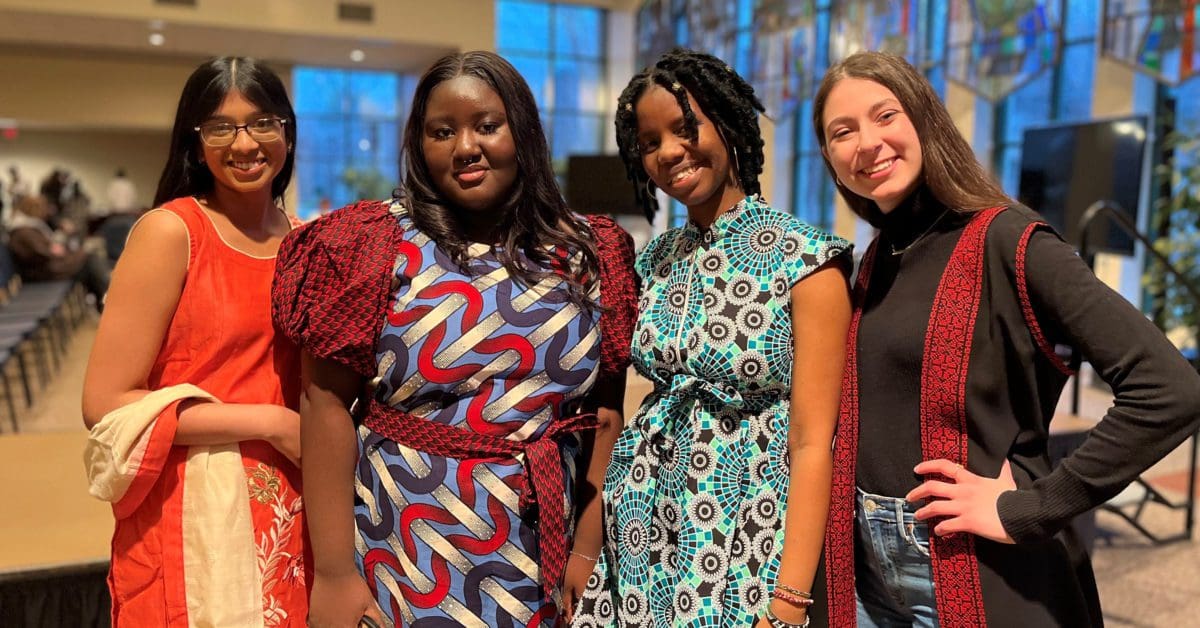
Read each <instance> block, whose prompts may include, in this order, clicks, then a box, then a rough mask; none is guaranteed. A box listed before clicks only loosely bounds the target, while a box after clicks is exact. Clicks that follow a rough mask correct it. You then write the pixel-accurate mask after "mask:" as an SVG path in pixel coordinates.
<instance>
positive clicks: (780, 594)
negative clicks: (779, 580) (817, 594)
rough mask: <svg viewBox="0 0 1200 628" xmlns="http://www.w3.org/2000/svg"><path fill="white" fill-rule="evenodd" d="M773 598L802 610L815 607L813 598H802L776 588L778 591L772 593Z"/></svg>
mask: <svg viewBox="0 0 1200 628" xmlns="http://www.w3.org/2000/svg"><path fill="white" fill-rule="evenodd" d="M771 597H773V598H775V599H777V600H781V601H783V602H787V603H788V604H791V605H793V606H799V607H800V608H808V607H809V606H812V605H813V599H812V598H810V597H800V596H799V595H795V594H793V593H789V592H787V591H785V590H783V589H781V588H778V587H776V589H775V590H774V591H772V592H771Z"/></svg>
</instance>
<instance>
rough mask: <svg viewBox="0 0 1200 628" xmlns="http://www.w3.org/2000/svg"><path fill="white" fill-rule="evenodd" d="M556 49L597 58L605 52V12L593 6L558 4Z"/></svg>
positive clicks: (555, 18) (555, 32) (555, 19)
mask: <svg viewBox="0 0 1200 628" xmlns="http://www.w3.org/2000/svg"><path fill="white" fill-rule="evenodd" d="M554 51H555V52H557V53H559V54H568V55H578V56H585V57H592V58H597V57H600V56H601V54H603V52H604V12H603V10H601V9H596V8H593V7H581V6H569V5H557V7H556V9H555V15H554Z"/></svg>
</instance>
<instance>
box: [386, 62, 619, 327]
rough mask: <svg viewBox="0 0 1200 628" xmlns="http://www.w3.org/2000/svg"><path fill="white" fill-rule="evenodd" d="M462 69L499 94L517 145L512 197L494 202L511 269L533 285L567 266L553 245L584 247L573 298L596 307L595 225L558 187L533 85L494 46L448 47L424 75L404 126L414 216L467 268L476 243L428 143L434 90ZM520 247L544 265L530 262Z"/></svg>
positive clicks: (406, 198)
mask: <svg viewBox="0 0 1200 628" xmlns="http://www.w3.org/2000/svg"><path fill="white" fill-rule="evenodd" d="M459 76H470V77H474V78H477V79H479V80H481V81H483V82H484V83H486V84H487V85H488V86H489V87H491V88H492V90H494V91H495V92H496V94H497V95H499V96H500V100H501V102H503V103H504V109H505V112H506V114H507V117H508V127H509V130H510V131H511V133H512V138H513V142H514V144H515V145H516V146H517V178H516V180H515V181H514V182H513V187H512V190H511V192H510V193H509V195H508V198H506V199H505V200H504V201H503V202H502V203H501V204H500V206H499V207H498V208H496V209H495V211H496V212H498V213H499V214H500V216H499V222H498V231H499V233H500V234H502V238H503V242H502V243H501V244H502V246H500V247H498V248H496V249H495V254H496V257H497V258H498V259H499V260H500V262H501V263H502V264H503V265H504V268H505V269H506V270H507V271H508V273H509V275H510V276H511V277H513V278H514V279H516V280H518V281H519V282H520V283H522V284H524V285H526V286H533V285H535V284H537V283H538V282H539V281H541V280H542V279H545V278H548V277H552V276H555V275H556V274H557V273H554V272H552V271H548V270H545V269H558V268H561V265H562V262H561V261H560V260H559V259H558V258H557V257H555V256H554V255H553V254H552V253H551V252H549V251H547V250H546V247H558V248H561V249H563V250H567V251H578V252H579V253H580V254H581V256H582V259H581V260H580V262H581V265H580V267H579V268H577V269H575V272H567V273H563V276H564V278H565V279H566V281H567V284H568V291H567V293H568V298H569V299H570V300H571V301H572V302H573V303H575V304H576V305H580V306H583V307H585V308H589V309H590V308H592V307H593V306H594V304H593V303H592V301H591V300H590V299H589V298H588V294H589V293H590V292H591V290H592V288H593V286H595V285H596V282H597V281H598V280H599V268H600V263H599V258H598V257H597V255H596V246H595V244H593V243H592V238H591V235H592V232H591V229H589V228H588V225H587V223H586V222H585V221H583V220H580V219H578V218H576V217H575V215H574V214H572V213H571V211H570V210H568V209H567V203H566V201H565V200H563V196H562V192H560V191H559V189H558V183H557V181H556V180H555V179H554V169H553V167H552V166H551V165H550V148H549V147H548V146H547V144H546V134H545V132H544V131H543V130H542V122H541V119H540V118H539V117H538V109H537V103H536V101H534V99H533V92H531V91H530V90H529V85H528V84H527V83H526V82H525V79H523V78H521V75H520V73H518V72H517V70H516V68H514V67H513V66H512V64H510V63H509V62H508V61H505V60H504V58H503V57H501V56H499V55H497V54H495V53H491V52H484V51H478V50H477V51H471V52H462V53H455V54H450V55H446V56H445V57H442V58H441V59H439V60H438V61H437V62H436V63H434V64H433V66H432V67H430V68H429V70H427V71H426V72H425V75H424V76H422V77H421V80H420V82H418V83H417V88H416V91H415V92H414V93H413V103H412V109H411V110H410V112H409V116H408V124H407V125H406V127H405V129H404V152H405V153H406V159H405V165H404V189H403V199H402V200H403V202H404V203H405V205H407V206H408V208H409V213H410V215H411V216H412V220H413V223H414V224H416V226H417V228H419V229H420V230H421V231H422V232H424V233H425V234H426V235H428V236H429V237H430V238H432V239H433V240H434V241H435V242H437V243H438V246H440V247H441V248H442V250H444V251H445V252H446V254H447V255H449V256H450V258H451V259H452V260H454V261H455V262H456V263H457V264H458V265H459V266H460V267H462V268H463V269H467V246H468V245H469V243H468V242H467V241H466V239H465V238H464V237H463V234H464V232H465V231H464V230H463V229H462V228H461V227H460V226H459V220H458V217H457V216H456V215H455V211H456V209H455V208H454V207H453V206H452V205H451V204H450V202H449V201H448V200H447V199H446V198H445V197H444V196H443V195H442V193H441V192H440V191H439V190H438V188H437V186H436V185H435V184H434V183H433V179H432V177H431V176H430V175H429V168H428V167H427V165H426V163H425V150H424V148H423V146H422V137H423V135H424V128H425V109H426V105H427V104H428V102H429V95H430V93H432V92H433V89H434V88H435V87H437V86H438V85H439V84H441V83H443V82H445V81H448V80H451V79H454V78H457V77H459ZM564 227H565V228H564ZM518 251H519V252H521V253H524V255H525V257H526V258H527V259H528V260H529V261H530V262H532V263H533V264H534V265H536V266H537V267H538V268H530V267H528V266H527V265H526V264H525V263H523V262H522V261H521V259H520V256H519V255H518ZM576 273H578V274H576Z"/></svg>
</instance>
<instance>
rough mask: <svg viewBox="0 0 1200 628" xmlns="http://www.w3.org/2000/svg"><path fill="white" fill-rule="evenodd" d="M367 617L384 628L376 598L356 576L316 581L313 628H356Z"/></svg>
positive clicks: (311, 604) (310, 615)
mask: <svg viewBox="0 0 1200 628" xmlns="http://www.w3.org/2000/svg"><path fill="white" fill-rule="evenodd" d="M364 615H365V616H367V617H370V618H371V619H373V620H375V623H376V624H378V625H380V626H383V625H385V624H384V621H383V613H382V612H380V610H379V605H378V604H376V603H375V596H373V595H371V589H370V588H369V587H367V583H366V582H365V581H364V580H363V579H362V576H360V575H359V574H358V573H357V572H349V573H348V574H347V575H345V576H321V575H320V574H317V575H316V576H315V577H314V579H313V588H312V594H311V595H310V596H309V602H308V625H309V626H310V628H356V627H357V626H358V622H359V620H360V619H362V618H363V616H364Z"/></svg>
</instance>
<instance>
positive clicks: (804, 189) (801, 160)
mask: <svg viewBox="0 0 1200 628" xmlns="http://www.w3.org/2000/svg"><path fill="white" fill-rule="evenodd" d="M818 161H819V160H818ZM812 162H813V157H812V156H811V155H800V156H799V157H797V158H796V162H795V167H794V168H793V174H792V176H793V177H795V190H796V201H795V207H794V211H793V213H794V214H795V215H796V217H797V218H799V219H800V220H803V221H804V222H807V223H809V224H811V225H820V224H821V214H822V213H823V210H822V208H821V188H820V184H821V183H820V179H819V178H814V177H813V163H812ZM820 176H824V173H823V172H822V173H820Z"/></svg>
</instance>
